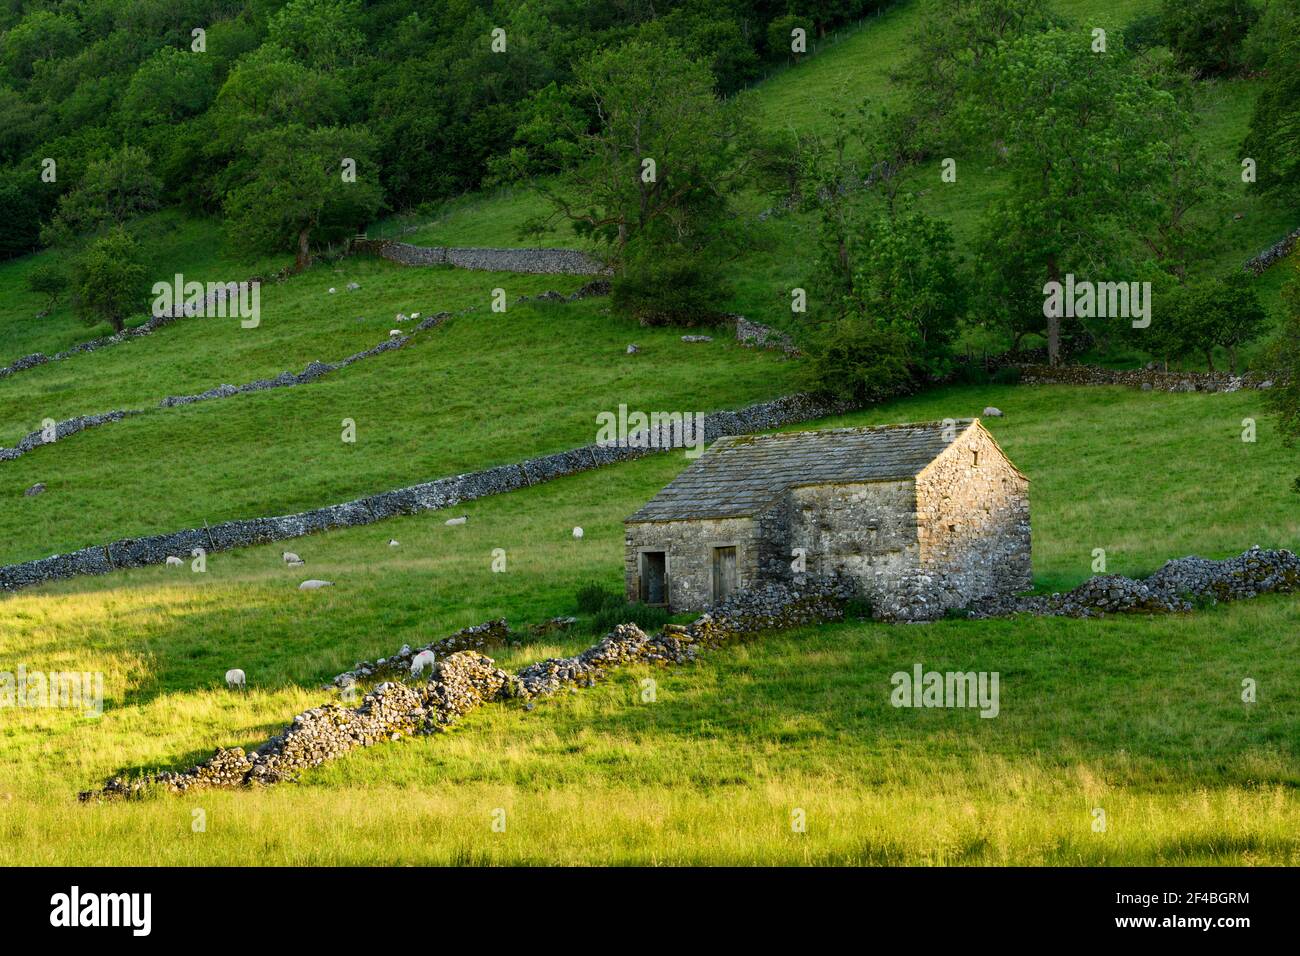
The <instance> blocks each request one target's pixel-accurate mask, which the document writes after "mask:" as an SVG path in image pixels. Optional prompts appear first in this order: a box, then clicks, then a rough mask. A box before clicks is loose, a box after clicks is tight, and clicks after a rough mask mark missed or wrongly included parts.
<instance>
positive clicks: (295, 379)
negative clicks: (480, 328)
mask: <svg viewBox="0 0 1300 956" xmlns="http://www.w3.org/2000/svg"><path fill="white" fill-rule="evenodd" d="M608 294H609V283H608V282H606V281H604V280H600V279H597V280H593V281H592V282H588V283H587V284H586V285H584V286H583V287H582V288H581V289H579V290H578V291H576V292H572V293H570V294H569V295H565V294H564V293H562V292H556V291H554V290H551V291H548V292H541V293H538V294H537V295H532V296H528V295H521V296H519V297H518V298H516V299H515V302H516V303H520V302H534V301H536V302H576V301H578V300H579V299H585V298H589V297H591V296H600V295H608ZM477 311H478V307H477V306H470V307H469V308H466V309H461V310H459V311H457V312H439V313H437V314H436V315H431V316H429V317H428V318H425V319H423V320H421V322H420V323H419V324H418V325H416V326H415V327H414V328H413V329H412V330H411V331H410V332H407V333H403V334H401V335H390V336H389V337H388V338H386V339H384V340H383V341H382V342H380V343H379V344H378V345H375V346H373V347H372V348H368V349H366V350H364V351H362V352H357V353H355V354H353V355H349V356H348V357H347V358H345V359H341V360H340V361H338V362H309V363H308V364H307V367H306V368H304V369H303V370H302V371H301V372H299V373H296V374H295V373H294V372H288V371H285V372H281V373H280V374H279V375H277V376H276V377H275V378H262V379H257V380H256V381H253V382H248V383H246V384H244V385H218V386H216V387H214V388H209V389H207V390H205V391H202V392H198V393H195V394H193V395H169V396H167V397H166V398H164V399H163V400H162V401H160V402H159V403H158V407H160V408H174V407H176V406H178V405H192V404H194V403H195V402H206V401H211V400H213V399H219V398H230V397H231V396H233V395H246V394H248V393H250V392H264V391H267V390H269V389H276V388H289V387H291V386H294V385H306V384H307V383H309V382H314V381H316V380H317V379H319V378H321V377H322V376H324V375H328V374H329V373H331V372H337V371H339V370H340V369H344V368H347V367H348V366H349V365H353V364H355V363H357V362H360V361H362V360H364V359H368V358H373V357H374V356H376V355H382V354H384V353H385V352H391V351H393V350H394V349H400V348H402V347H404V346H406V345H409V344H411V342H412V341H413V336H414V335H416V334H417V333H419V332H425V331H428V330H429V329H433V328H436V327H437V326H439V325H441V324H442V323H443V322H445V321H446V320H447V319H450V318H452V317H454V316H458V315H468V314H470V313H472V312H477ZM138 414H140V411H139V410H127V411H113V412H104V413H103V414H96V415H80V416H77V417H76V418H70V419H68V420H67V421H65V422H59V423H58V426H57V427H58V437H59V438H63V437H65V436H66V435H74V434H76V433H77V432H80V431H84V430H85V429H87V428H95V427H98V426H99V425H107V424H109V423H110V422H115V421H121V419H123V418H125V417H126V416H128V415H138ZM42 435H43V432H40V431H37V432H32V433H31V434H30V435H28V436H26V437H25V438H24V439H23V440H22V441H21V442H19V443H18V445H16V446H15V447H14V448H11V449H10V448H0V461H9V460H11V459H13V458H17V457H19V456H20V455H23V454H26V453H27V452H29V451H32V450H33V449H35V448H37V447H39V446H41V445H43V444H48V443H47V442H45V441H43V440H39V439H40V438H41V436H42Z"/></svg>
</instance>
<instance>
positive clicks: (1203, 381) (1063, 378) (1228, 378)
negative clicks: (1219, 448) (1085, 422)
mask: <svg viewBox="0 0 1300 956" xmlns="http://www.w3.org/2000/svg"><path fill="white" fill-rule="evenodd" d="M1014 367H1015V368H1019V369H1020V383H1021V384H1022V385H1127V386H1129V387H1131V388H1140V389H1142V390H1143V391H1147V392H1149V391H1157V392H1239V391H1241V390H1242V389H1251V388H1261V389H1262V388H1272V387H1273V385H1274V378H1272V377H1269V376H1267V375H1260V374H1257V373H1253V372H1247V373H1246V374H1245V375H1232V374H1230V373H1228V372H1162V371H1160V370H1159V369H1155V368H1135V369H1113V368H1101V367H1099V366H1096V365H1017V366H1014Z"/></svg>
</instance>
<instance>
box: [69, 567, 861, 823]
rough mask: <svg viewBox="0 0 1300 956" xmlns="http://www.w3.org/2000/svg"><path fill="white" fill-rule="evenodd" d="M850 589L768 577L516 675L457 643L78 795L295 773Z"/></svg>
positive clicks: (806, 612)
mask: <svg viewBox="0 0 1300 956" xmlns="http://www.w3.org/2000/svg"><path fill="white" fill-rule="evenodd" d="M845 593H846V592H845V585H843V584H840V583H838V582H833V581H825V580H821V579H812V578H810V579H808V580H806V581H805V582H804V583H803V584H802V585H770V586H768V587H766V588H763V589H761V591H759V592H756V593H753V594H748V595H743V596H740V597H738V598H737V599H736V600H734V601H732V602H729V603H727V604H725V605H722V606H720V607H718V608H715V609H714V612H713V613H712V614H704V615H702V616H701V617H699V618H697V619H696V620H695V621H693V622H692V623H691V624H689V625H679V624H669V625H667V626H665V627H664V629H663V630H662V631H661V632H659V633H657V634H655V635H653V636H650V635H647V634H646V633H645V632H644V631H642V630H641V629H640V628H639V627H637V626H636V625H635V624H620V625H618V626H616V627H615V628H614V629H613V630H612V631H610V632H609V633H608V634H606V635H605V636H604V637H603V638H601V639H600V641H599V642H598V643H596V644H595V645H593V646H592V647H589V648H587V649H586V650H585V651H583V652H582V653H581V654H578V655H576V656H574V657H568V658H554V659H551V660H546V661H539V662H537V663H535V664H530V665H528V666H527V667H525V668H524V669H523V670H522V671H520V672H519V674H517V675H515V674H510V673H508V672H506V671H504V670H502V669H501V668H499V667H497V666H496V665H495V663H494V662H493V660H492V659H491V658H489V657H485V656H484V655H482V654H479V653H478V652H476V651H457V652H455V653H453V654H451V655H450V656H448V657H446V658H444V659H442V660H439V661H438V663H437V664H435V665H434V668H433V676H432V678H431V679H430V680H428V681H427V682H419V683H414V684H408V683H399V682H396V681H387V682H384V683H382V684H380V685H379V686H377V687H376V688H375V689H374V690H372V691H371V692H370V693H368V694H366V696H365V697H364V698H363V699H362V702H361V705H360V706H359V707H357V708H355V709H349V708H346V707H342V706H340V705H339V704H336V703H328V704H324V705H322V706H320V707H314V708H312V709H310V710H307V711H304V712H303V713H301V714H298V715H297V716H296V717H294V719H293V723H292V724H290V725H289V726H288V727H287V728H285V730H283V731H282V732H281V733H279V734H277V735H276V736H274V737H272V738H271V739H269V740H268V741H266V742H265V743H264V744H262V745H261V746H260V747H258V748H257V749H256V750H254V751H252V752H251V753H246V752H245V751H244V750H242V749H241V748H238V747H236V748H231V749H225V748H222V749H219V750H218V751H217V752H216V754H214V755H213V756H212V757H210V758H209V759H208V760H206V761H204V762H203V763H200V764H198V765H197V766H195V767H192V768H190V769H189V770H185V771H180V772H175V771H161V772H158V773H153V774H148V775H145V776H142V777H138V778H134V779H132V778H126V777H114V778H113V779H111V780H109V781H108V783H106V784H105V785H104V787H103V788H102V789H100V790H91V791H86V792H84V793H82V794H81V795H80V796H81V799H82V800H83V801H91V800H104V799H120V798H129V797H139V796H143V795H145V794H146V793H148V792H150V791H152V790H155V789H163V790H169V791H172V792H185V791H187V790H192V789H195V788H202V787H227V788H229V787H241V786H252V785H257V784H261V785H270V784H275V783H280V782H282V781H288V780H294V779H296V778H297V776H298V774H299V772H301V771H302V770H305V769H307V768H310V767H317V766H320V765H321V764H323V763H325V762H326V761H328V760H332V759H334V758H335V757H339V756H341V755H342V754H345V753H347V752H348V751H350V750H355V749H356V748H358V747H370V746H373V745H374V744H377V743H381V742H383V741H386V740H391V741H395V740H400V739H401V738H403V737H406V736H410V735H412V734H431V733H438V732H440V731H443V730H446V729H447V728H448V727H450V726H451V725H453V724H454V723H456V722H457V721H458V720H459V719H460V718H462V717H463V716H464V715H465V714H467V713H469V712H470V711H471V710H474V709H475V708H476V707H479V706H481V705H483V704H486V703H491V702H501V701H507V700H521V701H527V700H530V699H532V698H535V697H538V696H544V695H550V694H554V693H556V692H557V691H559V690H560V689H561V688H562V687H564V686H566V685H568V686H587V687H589V686H592V685H594V684H595V682H596V681H597V680H599V679H601V678H602V677H604V676H605V675H606V674H607V672H608V671H609V670H610V669H612V668H615V667H618V666H620V665H623V664H628V663H632V662H641V663H651V664H659V665H662V666H668V665H673V664H685V663H688V662H690V661H693V660H695V658H696V656H697V655H698V654H699V652H700V651H701V650H703V649H705V648H712V647H717V646H719V645H721V644H722V643H724V642H725V641H726V640H728V639H731V638H735V637H738V636H740V635H743V634H749V633H754V632H756V631H762V630H768V629H775V628H782V627H793V626H796V625H798V624H810V623H815V622H818V621H826V620H839V619H841V618H842V617H843V614H844V612H843V600H844V599H843V595H844V594H845ZM504 629H505V622H504V621H501V620H497V621H489V622H487V623H486V624H482V625H479V626H478V629H477V631H476V629H474V628H466V630H465V631H461V632H458V633H457V634H455V635H452V637H451V638H447V639H445V641H450V640H453V639H461V640H465V639H466V638H465V635H466V634H467V633H468V632H472V631H473V632H475V633H476V635H477V636H482V635H486V634H489V633H501V632H502V631H504ZM445 641H439V642H435V643H434V644H431V645H429V647H430V648H434V647H438V646H440V645H442V644H444V643H445ZM409 653H411V652H410V649H409V648H403V649H402V651H400V652H399V653H398V654H397V655H395V656H396V657H399V658H401V657H405V656H407V655H409ZM373 673H378V671H372V674H373ZM344 676H345V675H340V677H344ZM366 676H370V675H366ZM337 680H338V678H336V681H337ZM342 686H347V682H345V683H344V684H343V685H342Z"/></svg>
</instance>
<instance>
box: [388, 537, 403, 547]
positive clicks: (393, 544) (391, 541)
mask: <svg viewBox="0 0 1300 956" xmlns="http://www.w3.org/2000/svg"><path fill="white" fill-rule="evenodd" d="M388 546H389V547H390V548H397V547H400V546H401V545H400V543H399V542H398V540H397V539H396V538H389V539H388Z"/></svg>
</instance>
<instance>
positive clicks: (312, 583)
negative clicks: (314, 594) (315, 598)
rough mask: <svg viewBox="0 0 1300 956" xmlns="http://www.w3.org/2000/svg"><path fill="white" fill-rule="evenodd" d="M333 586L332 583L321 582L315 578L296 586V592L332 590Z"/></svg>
mask: <svg viewBox="0 0 1300 956" xmlns="http://www.w3.org/2000/svg"><path fill="white" fill-rule="evenodd" d="M333 586H334V582H333V581H321V580H319V579H317V578H311V579H310V580H307V581H303V582H302V584H300V585H298V590H299V591H315V590H316V589H317V588H332V587H333Z"/></svg>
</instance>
